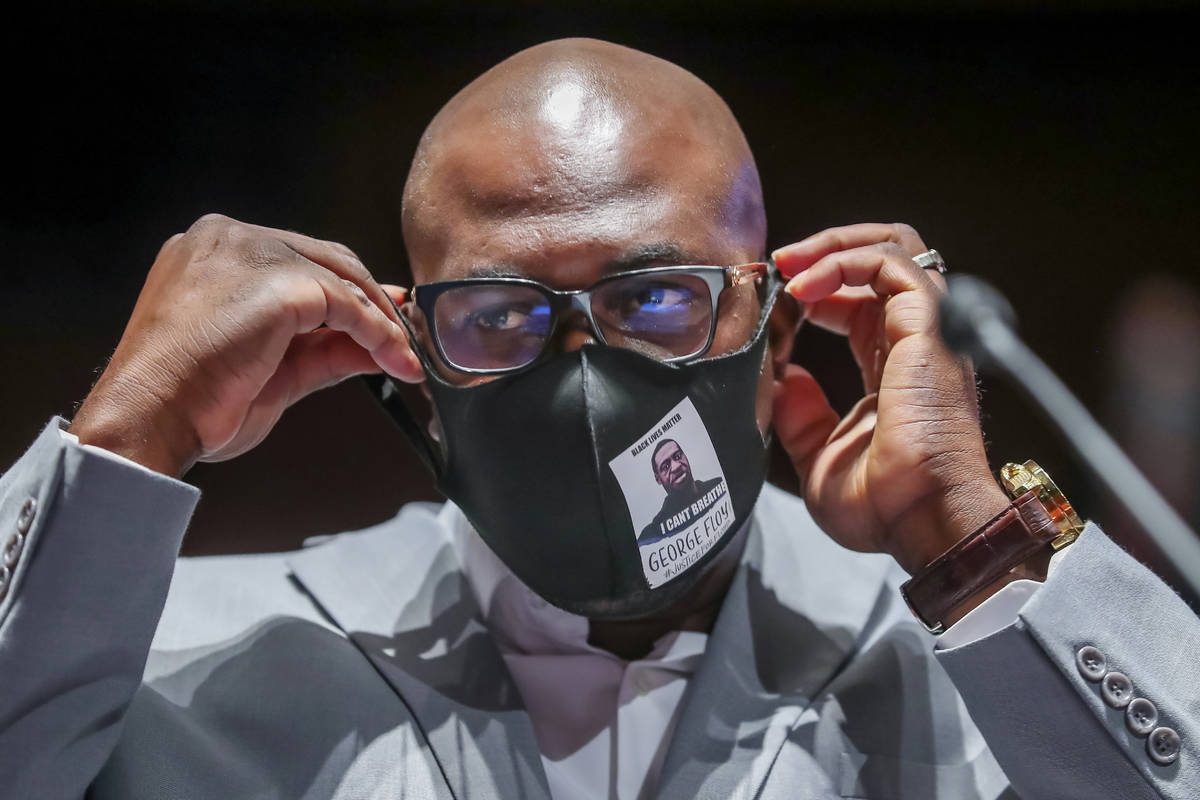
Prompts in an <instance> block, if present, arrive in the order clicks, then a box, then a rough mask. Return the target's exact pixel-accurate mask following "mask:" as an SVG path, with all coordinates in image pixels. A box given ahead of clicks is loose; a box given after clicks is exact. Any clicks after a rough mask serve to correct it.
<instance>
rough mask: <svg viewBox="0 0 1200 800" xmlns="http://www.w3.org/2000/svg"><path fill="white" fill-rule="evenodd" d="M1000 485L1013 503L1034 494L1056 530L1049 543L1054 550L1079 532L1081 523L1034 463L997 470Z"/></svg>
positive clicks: (1055, 487)
mask: <svg viewBox="0 0 1200 800" xmlns="http://www.w3.org/2000/svg"><path fill="white" fill-rule="evenodd" d="M1000 483H1001V484H1002V485H1003V486H1004V491H1005V492H1007V493H1008V496H1009V497H1010V498H1012V499H1013V500H1016V499H1017V498H1018V497H1020V496H1021V495H1023V494H1025V493H1026V492H1028V491H1030V490H1032V491H1034V492H1036V493H1037V499H1038V500H1039V501H1040V502H1041V504H1042V506H1043V507H1045V509H1046V513H1047V514H1048V515H1049V516H1050V519H1051V520H1053V521H1054V524H1055V526H1057V527H1058V530H1059V535H1058V537H1057V538H1056V539H1054V541H1052V542H1050V546H1051V547H1052V548H1054V549H1055V550H1061V549H1063V548H1064V547H1066V546H1067V545H1069V544H1070V543H1071V542H1073V541H1075V540H1076V539H1078V538H1079V534H1080V533H1082V532H1083V520H1081V519H1080V518H1079V515H1078V514H1076V513H1075V509H1074V508H1072V507H1071V504H1070V503H1069V502H1068V501H1067V498H1066V497H1064V496H1063V493H1062V492H1061V491H1060V490H1059V488H1058V486H1056V485H1055V483H1054V481H1052V480H1050V476H1049V475H1047V474H1046V471H1045V470H1044V469H1042V468H1041V467H1040V466H1038V463H1037V462H1036V461H1026V462H1025V463H1024V464H1012V463H1009V464H1005V465H1004V466H1003V467H1001V468H1000Z"/></svg>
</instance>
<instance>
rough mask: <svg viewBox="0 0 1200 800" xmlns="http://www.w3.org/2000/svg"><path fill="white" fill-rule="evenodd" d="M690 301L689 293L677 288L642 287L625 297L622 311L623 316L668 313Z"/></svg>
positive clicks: (660, 286)
mask: <svg viewBox="0 0 1200 800" xmlns="http://www.w3.org/2000/svg"><path fill="white" fill-rule="evenodd" d="M690 300H691V295H690V293H689V292H687V291H685V290H683V289H680V288H679V287H677V286H663V285H659V286H643V287H641V288H640V289H638V290H636V291H631V292H629V293H628V294H626V295H625V297H624V299H623V301H622V306H623V309H622V310H623V311H624V312H625V314H637V313H640V312H643V311H646V312H655V311H670V310H673V309H676V308H678V307H679V306H681V305H684V304H686V303H688V302H689V301H690Z"/></svg>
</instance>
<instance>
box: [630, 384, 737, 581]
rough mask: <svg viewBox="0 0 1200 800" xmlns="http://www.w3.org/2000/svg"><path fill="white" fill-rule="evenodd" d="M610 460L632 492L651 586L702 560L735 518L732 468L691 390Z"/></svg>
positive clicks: (634, 516) (644, 566)
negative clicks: (725, 466)
mask: <svg viewBox="0 0 1200 800" xmlns="http://www.w3.org/2000/svg"><path fill="white" fill-rule="evenodd" d="M608 466H609V468H610V469H611V470H612V471H613V474H614V475H616V477H617V482H618V483H620V485H621V491H622V492H623V493H624V494H625V502H626V503H627V504H628V506H629V516H630V518H631V519H632V520H633V529H634V531H636V532H637V543H638V550H639V551H640V552H641V556H642V572H643V573H644V574H645V576H646V581H647V583H649V584H650V588H651V589H656V588H658V587H659V586H662V585H663V584H664V583H666V582H667V581H669V580H671V579H672V578H674V577H675V576H677V575H679V574H681V573H682V572H683V571H684V570H686V569H688V568H689V567H691V566H692V565H693V564H695V563H696V562H698V561H699V560H700V558H701V557H702V556H703V555H704V554H705V553H707V552H708V551H709V550H710V549H712V546H713V545H715V544H716V543H717V542H718V541H720V539H721V536H722V535H723V534H724V533H725V531H727V530H729V528H730V526H731V525H733V523H734V519H733V504H732V502H730V498H729V486H728V484H727V483H726V482H725V473H724V471H723V470H722V469H721V462H720V461H718V460H717V453H716V450H714V449H713V444H712V439H711V438H710V437H709V435H708V429H707V428H705V427H704V422H703V421H702V420H701V419H700V415H699V414H697V413H696V407H695V406H694V405H693V404H692V401H691V398H687V397H685V398H684V399H683V400H682V401H681V402H680V403H679V405H677V406H675V407H674V408H673V409H671V410H670V411H668V412H667V414H666V416H664V417H663V418H662V419H660V420H659V421H658V422H657V423H655V425H654V427H652V428H651V429H650V430H648V431H646V433H645V435H643V436H642V437H641V438H639V439H637V440H636V441H633V442H631V443H630V444H629V446H628V447H627V448H625V449H624V450H623V451H622V452H621V454H620V455H619V456H617V457H616V458H614V459H613V460H612V461H610V462H608Z"/></svg>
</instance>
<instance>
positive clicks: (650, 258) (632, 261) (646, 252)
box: [467, 242, 706, 278]
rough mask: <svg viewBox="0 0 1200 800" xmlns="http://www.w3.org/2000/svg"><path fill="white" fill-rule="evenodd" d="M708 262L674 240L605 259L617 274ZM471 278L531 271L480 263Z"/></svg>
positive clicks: (520, 274) (609, 270)
mask: <svg viewBox="0 0 1200 800" xmlns="http://www.w3.org/2000/svg"><path fill="white" fill-rule="evenodd" d="M704 263H706V262H705V261H704V260H702V259H696V258H693V257H691V256H689V255H688V254H687V253H685V252H684V251H683V250H682V249H681V248H680V247H679V246H678V245H676V244H674V243H672V242H653V243H650V244H643V245H638V246H637V247H633V248H631V249H629V250H627V251H625V252H624V253H622V254H621V255H619V256H617V257H616V258H611V259H609V260H608V261H605V262H604V272H605V273H606V274H610V275H611V274H614V273H617V272H628V271H629V270H634V269H642V268H643V267H669V266H691V265H696V264H704ZM467 277H469V278H525V277H528V274H527V273H526V272H524V271H522V270H520V269H518V268H517V267H515V266H513V265H511V264H480V265H477V266H472V267H471V268H470V269H469V270H468V274H467Z"/></svg>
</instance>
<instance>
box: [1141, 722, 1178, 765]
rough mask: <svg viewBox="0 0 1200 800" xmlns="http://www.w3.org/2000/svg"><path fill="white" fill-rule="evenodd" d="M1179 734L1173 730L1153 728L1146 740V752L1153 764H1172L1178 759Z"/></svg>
mask: <svg viewBox="0 0 1200 800" xmlns="http://www.w3.org/2000/svg"><path fill="white" fill-rule="evenodd" d="M1179 746H1180V742H1179V734H1178V733H1176V732H1175V729H1174V728H1155V729H1154V730H1153V731H1152V732H1151V733H1150V737H1149V738H1148V739H1146V752H1148V753H1149V754H1150V758H1152V759H1153V760H1154V763H1155V764H1162V765H1163V766H1164V767H1165V766H1166V765H1167V764H1172V763H1174V762H1175V759H1177V758H1179Z"/></svg>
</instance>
